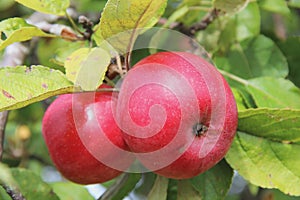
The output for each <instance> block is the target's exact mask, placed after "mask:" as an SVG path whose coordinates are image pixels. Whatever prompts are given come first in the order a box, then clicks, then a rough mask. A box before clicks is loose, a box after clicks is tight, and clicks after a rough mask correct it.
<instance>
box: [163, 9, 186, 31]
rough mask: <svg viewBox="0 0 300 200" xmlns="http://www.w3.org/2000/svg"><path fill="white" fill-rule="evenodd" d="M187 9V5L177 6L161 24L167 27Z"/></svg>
mask: <svg viewBox="0 0 300 200" xmlns="http://www.w3.org/2000/svg"><path fill="white" fill-rule="evenodd" d="M188 11H189V8H188V7H187V6H183V7H181V8H178V9H177V10H176V11H174V12H173V13H172V15H171V16H170V17H169V18H168V20H167V22H166V23H165V24H164V25H163V27H164V28H168V27H169V26H170V25H171V24H172V23H174V22H176V21H177V20H178V19H179V18H180V17H182V16H184V15H185V14H186V13H187V12H188Z"/></svg>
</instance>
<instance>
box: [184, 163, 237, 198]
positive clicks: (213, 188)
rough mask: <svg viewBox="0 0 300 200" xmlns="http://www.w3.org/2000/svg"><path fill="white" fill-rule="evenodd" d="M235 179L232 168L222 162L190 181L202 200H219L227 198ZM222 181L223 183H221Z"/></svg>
mask: <svg viewBox="0 0 300 200" xmlns="http://www.w3.org/2000/svg"><path fill="white" fill-rule="evenodd" d="M232 177H233V170H232V168H231V167H230V166H229V165H228V164H227V163H226V161H224V160H222V161H221V162H219V163H218V164H217V165H215V166H214V167H213V168H211V169H209V170H208V171H206V172H204V173H203V174H200V175H198V176H196V177H194V178H192V179H190V181H191V183H192V185H193V186H194V188H195V189H196V190H197V191H198V192H199V193H200V195H201V199H210V200H219V199H222V198H223V197H225V196H226V194H227V192H228V191H229V189H230V186H231V181H232ZM220 180H222V181H220Z"/></svg>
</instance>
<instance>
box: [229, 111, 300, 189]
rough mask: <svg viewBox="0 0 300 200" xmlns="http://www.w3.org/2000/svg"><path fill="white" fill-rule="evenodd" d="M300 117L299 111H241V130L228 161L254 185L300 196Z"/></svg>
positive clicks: (239, 129)
mask: <svg viewBox="0 0 300 200" xmlns="http://www.w3.org/2000/svg"><path fill="white" fill-rule="evenodd" d="M299 119H300V111H299V110H280V109H255V110H245V111H242V112H240V113H239V127H238V133H237V135H236V137H235V139H234V142H233V144H232V146H231V149H230V150H229V152H228V153H227V155H226V160H227V161H228V162H229V164H230V165H231V167H233V168H234V169H235V170H237V171H238V172H239V174H240V175H241V176H243V177H244V178H245V179H247V180H248V181H250V182H251V183H252V184H254V185H258V186H260V187H263V188H277V189H279V190H281V191H282V192H284V193H286V194H290V195H300V188H299V185H300V169H299V167H298V166H299V165H300V157H299V156H298V155H299V154H300V144H299V139H300V135H299V133H300V132H299V128H298V127H299V125H300V121H299ZM280 130H281V131H280ZM296 141H297V142H296Z"/></svg>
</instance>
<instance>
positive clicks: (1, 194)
mask: <svg viewBox="0 0 300 200" xmlns="http://www.w3.org/2000/svg"><path fill="white" fill-rule="evenodd" d="M0 199H1V200H11V197H10V196H9V195H8V194H7V192H6V191H5V190H4V188H3V187H2V186H1V185H0Z"/></svg>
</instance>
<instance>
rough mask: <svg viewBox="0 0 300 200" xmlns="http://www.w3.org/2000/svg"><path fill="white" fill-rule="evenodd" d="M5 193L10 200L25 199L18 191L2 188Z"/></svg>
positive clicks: (6, 187)
mask: <svg viewBox="0 0 300 200" xmlns="http://www.w3.org/2000/svg"><path fill="white" fill-rule="evenodd" d="M2 187H3V188H4V190H5V191H6V193H7V194H8V195H9V196H10V197H11V198H12V200H26V198H25V197H24V196H23V195H22V194H21V193H20V192H19V191H18V190H13V189H12V188H11V187H8V186H2Z"/></svg>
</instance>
